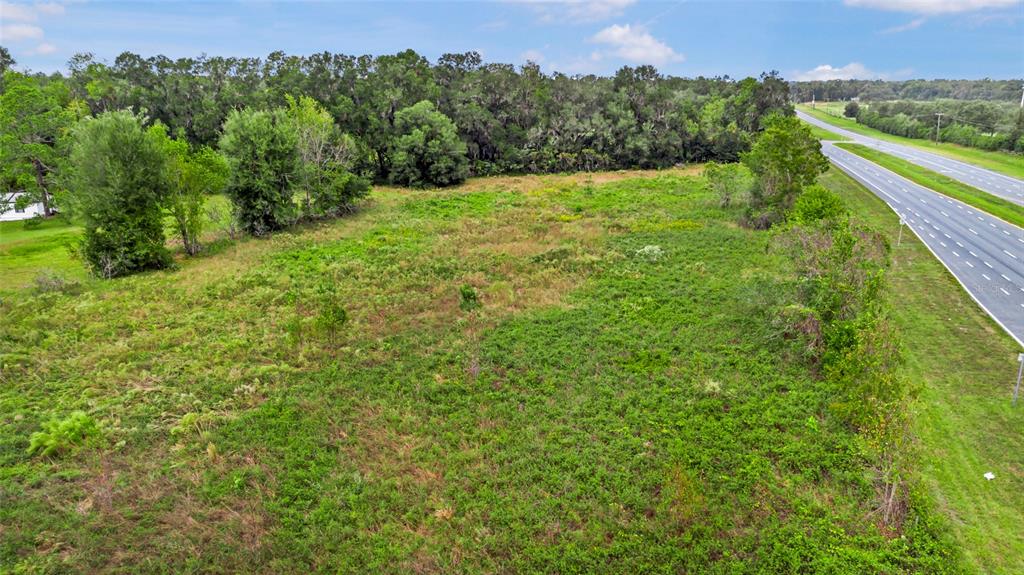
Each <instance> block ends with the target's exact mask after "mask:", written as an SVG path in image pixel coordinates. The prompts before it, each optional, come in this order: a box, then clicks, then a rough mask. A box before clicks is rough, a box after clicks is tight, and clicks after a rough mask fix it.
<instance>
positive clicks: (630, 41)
mask: <svg viewBox="0 0 1024 575" xmlns="http://www.w3.org/2000/svg"><path fill="white" fill-rule="evenodd" d="M590 41H591V42H595V43H597V44H605V45H607V46H610V48H611V54H613V55H615V56H618V57H620V58H622V59H624V60H629V61H631V62H637V63H640V64H665V63H668V62H682V61H683V60H684V59H685V58H684V57H683V55H682V54H680V53H678V52H676V51H675V50H673V49H672V47H671V46H669V45H668V44H666V43H664V42H662V41H661V40H658V39H657V38H655V37H654V36H651V34H650V33H649V32H648V31H647V29H646V28H644V27H643V26H632V25H630V24H626V25H625V26H620V25H618V24H614V25H612V26H609V27H607V28H605V29H604V30H601V31H600V32H598V33H597V34H595V35H594V37H593V38H591V39H590ZM594 56H595V55H594V54H592V55H591V59H595V58H594ZM600 56H601V55H600V54H597V59H599V58H600Z"/></svg>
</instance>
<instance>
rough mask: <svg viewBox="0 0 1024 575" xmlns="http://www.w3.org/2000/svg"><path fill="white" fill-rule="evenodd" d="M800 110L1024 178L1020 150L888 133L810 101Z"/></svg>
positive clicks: (863, 131)
mask: <svg viewBox="0 0 1024 575" xmlns="http://www.w3.org/2000/svg"><path fill="white" fill-rule="evenodd" d="M797 107H798V108H800V110H802V111H804V112H807V113H808V114H810V115H812V116H814V117H816V118H818V119H819V120H823V121H825V122H828V123H830V124H833V125H835V126H838V127H840V128H846V129H847V130H850V131H851V132H857V133H859V134H864V135H866V136H871V137H874V138H878V139H880V140H887V141H890V142H896V143H899V144H907V145H910V146H916V147H918V148H921V149H923V150H928V151H929V152H934V153H936V154H941V155H943V156H946V157H949V158H953V159H954V160H960V161H961V162H967V163H969V164H974V165H976V166H979V167H982V168H987V169H989V170H993V171H996V172H1000V173H1003V174H1006V175H1007V176H1012V177H1014V178H1022V179H1024V156H1020V155H1017V154H1009V153H1006V152H989V151H986V150H978V149H975V148H968V147H966V146H960V145H957V144H950V143H945V142H942V143H935V142H930V141H928V140H918V139H916V138H904V137H902V136H893V135H891V134H886V133H885V132H882V131H879V130H876V129H874V128H871V127H868V126H863V125H861V124H858V123H857V121H856V120H851V119H849V118H845V117H836V116H832V115H829V114H826V113H824V112H822V111H820V110H814V109H811V108H810V107H808V106H806V105H798V106H797Z"/></svg>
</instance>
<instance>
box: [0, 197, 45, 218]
mask: <svg viewBox="0 0 1024 575" xmlns="http://www.w3.org/2000/svg"><path fill="white" fill-rule="evenodd" d="M20 195H21V194H13V195H11V196H8V197H6V198H5V197H2V196H0V210H3V213H0V222H13V221H15V220H27V219H29V218H34V217H35V216H41V215H43V204H29V205H27V206H25V208H24V209H22V210H18V209H17V208H15V207H14V206H15V203H16V202H17V199H18V196H20Z"/></svg>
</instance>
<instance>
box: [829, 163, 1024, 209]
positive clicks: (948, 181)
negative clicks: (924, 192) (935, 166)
mask: <svg viewBox="0 0 1024 575" xmlns="http://www.w3.org/2000/svg"><path fill="white" fill-rule="evenodd" d="M837 145H838V146H839V147H840V148H842V149H844V150H847V151H849V152H853V153H854V154H857V155H858V156H861V157H862V158H865V159H867V160H870V161H872V162H874V163H876V164H878V165H880V166H882V167H883V168H886V169H888V170H892V171H893V172H896V173H897V174H899V175H901V176H903V177H905V178H907V179H908V180H910V181H912V182H915V183H917V184H920V185H922V186H924V187H926V188H929V189H931V190H934V191H936V192H939V193H940V194H945V195H947V196H949V197H951V198H955V199H957V200H960V201H961V202H964V203H965V204H969V205H972V206H974V207H976V208H978V209H979V210H982V211H985V212H988V213H990V214H992V215H993V216H996V217H999V218H1002V219H1004V220H1006V221H1008V222H1010V223H1011V224H1014V225H1016V226H1021V227H1024V206H1020V205H1018V204H1015V203H1013V202H1011V201H1008V200H1004V199H1003V198H1000V197H997V196H993V195H992V194H989V193H987V192H983V191H981V190H979V189H977V188H975V187H973V186H968V185H967V184H965V183H963V182H961V181H958V180H954V179H953V178H950V177H949V176H945V175H942V174H940V173H938V172H935V171H932V170H929V169H928V168H922V167H921V166H918V165H917V164H911V163H910V162H908V161H906V160H903V159H900V158H897V157H894V156H890V155H889V154H886V153H885V152H879V151H878V150H875V149H874V148H868V147H867V146H862V145H860V144H846V143H839V144H837Z"/></svg>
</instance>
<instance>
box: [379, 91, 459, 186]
mask: <svg viewBox="0 0 1024 575" xmlns="http://www.w3.org/2000/svg"><path fill="white" fill-rule="evenodd" d="M395 131H396V132H397V134H398V137H397V139H396V140H395V144H394V152H393V153H392V159H391V161H392V165H391V181H392V182H394V183H398V184H405V185H409V186H450V185H452V184H457V183H460V182H462V181H464V180H465V179H466V176H467V175H468V174H469V161H468V160H467V159H466V144H465V143H463V142H462V140H460V139H459V136H458V133H457V132H456V131H455V124H454V123H453V122H452V121H451V120H450V119H449V118H448V116H445V115H444V114H442V113H441V112H438V111H437V108H435V107H434V104H432V103H430V102H427V101H425V100H424V101H422V102H419V103H418V104H416V105H414V106H410V107H408V108H406V109H404V110H401V111H400V112H398V114H397V115H396V116H395Z"/></svg>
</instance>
